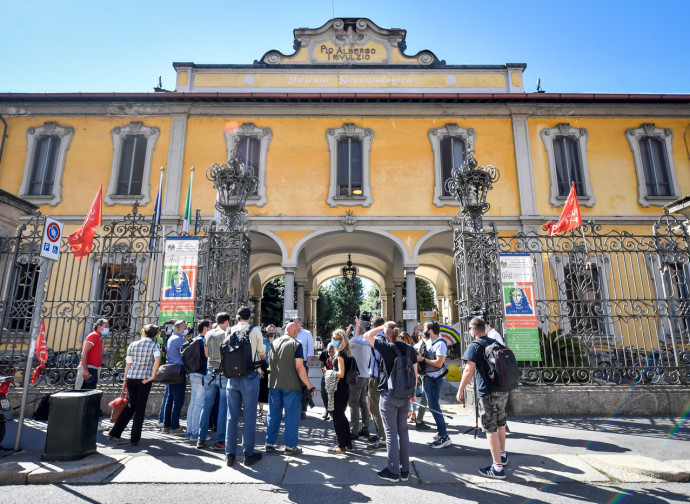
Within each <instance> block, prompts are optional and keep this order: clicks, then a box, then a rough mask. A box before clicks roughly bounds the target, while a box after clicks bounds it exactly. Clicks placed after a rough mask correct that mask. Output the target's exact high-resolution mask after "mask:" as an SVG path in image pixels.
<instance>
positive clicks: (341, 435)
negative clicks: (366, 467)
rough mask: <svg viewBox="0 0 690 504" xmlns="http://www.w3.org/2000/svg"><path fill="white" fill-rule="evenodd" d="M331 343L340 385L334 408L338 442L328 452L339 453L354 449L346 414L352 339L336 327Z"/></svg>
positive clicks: (334, 368)
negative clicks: (334, 352)
mask: <svg viewBox="0 0 690 504" xmlns="http://www.w3.org/2000/svg"><path fill="white" fill-rule="evenodd" d="M331 344H332V345H333V348H335V351H336V354H335V359H333V370H334V371H335V372H336V376H337V377H338V385H337V388H336V389H335V396H334V397H333V399H334V409H333V428H334V430H335V435H336V438H337V440H338V444H337V445H336V446H334V447H332V448H329V449H328V453H333V454H339V453H345V452H347V451H350V450H352V439H350V422H348V420H347V416H346V415H345V409H346V408H347V403H348V400H349V398H350V385H349V384H348V381H347V373H348V371H349V370H350V359H352V351H351V350H350V340H349V339H348V337H347V335H346V334H345V331H343V330H342V329H336V330H335V331H333V335H332V337H331Z"/></svg>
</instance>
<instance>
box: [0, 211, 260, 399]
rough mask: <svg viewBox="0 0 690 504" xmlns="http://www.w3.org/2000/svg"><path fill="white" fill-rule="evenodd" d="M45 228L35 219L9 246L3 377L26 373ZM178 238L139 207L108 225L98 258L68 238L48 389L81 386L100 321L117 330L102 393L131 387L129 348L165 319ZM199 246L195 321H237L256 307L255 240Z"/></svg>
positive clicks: (108, 340)
mask: <svg viewBox="0 0 690 504" xmlns="http://www.w3.org/2000/svg"><path fill="white" fill-rule="evenodd" d="M44 221H45V218H44V217H43V216H40V215H39V216H36V217H33V218H32V219H31V220H30V221H29V222H27V223H26V224H25V225H23V226H21V227H20V229H19V231H18V233H17V235H16V236H15V237H14V238H8V239H0V271H2V272H3V276H2V278H1V280H0V287H1V288H2V298H1V300H0V328H2V333H1V334H0V374H2V375H5V374H15V375H16V376H20V375H21V374H22V373H23V370H24V367H25V363H26V356H27V352H28V346H29V344H30V341H31V318H32V314H33V310H34V299H35V295H36V290H37V289H38V288H40V286H38V285H37V280H38V273H39V268H40V264H41V262H40V258H39V246H40V243H41V237H42V233H43V225H44ZM175 236H180V233H178V232H177V231H170V230H169V231H168V232H167V233H166V230H165V229H164V227H163V226H156V225H152V224H151V220H150V217H145V216H143V215H141V214H139V213H138V205H137V204H135V205H134V206H133V209H132V213H131V214H129V215H127V216H124V217H123V218H121V219H115V220H113V221H112V222H109V223H106V224H104V225H103V226H102V232H101V233H100V234H98V235H97V236H96V237H95V239H94V242H93V249H92V251H91V253H90V254H89V255H88V256H86V257H85V258H83V259H82V260H81V261H78V260H77V259H76V258H75V256H74V254H72V253H71V251H70V248H69V245H68V243H67V239H66V238H63V240H62V243H61V254H60V260H59V261H58V262H57V263H54V264H53V263H52V261H49V262H48V263H47V267H48V268H50V270H49V272H48V280H47V285H46V293H45V298H44V302H43V307H42V311H41V318H42V319H43V321H44V322H45V325H46V339H47V342H48V349H49V357H48V362H47V365H46V370H45V372H44V373H42V374H41V377H40V378H39V380H38V382H37V384H38V385H41V386H48V387H51V388H62V387H65V386H70V385H72V384H73V383H74V380H75V374H76V367H77V365H78V363H79V358H80V353H81V346H82V341H83V339H84V337H85V336H86V335H87V334H89V333H90V332H91V331H92V330H93V327H94V324H95V322H96V320H97V319H99V318H106V319H108V320H109V322H110V332H109V334H108V336H106V337H105V338H104V342H103V345H104V351H103V368H102V372H101V377H100V380H99V386H108V385H114V384H118V383H119V382H120V381H121V380H122V372H123V370H124V365H125V363H124V360H125V355H126V349H127V346H128V345H129V343H131V342H132V341H134V340H135V339H138V338H139V337H140V330H141V328H142V327H143V326H144V325H146V324H149V323H157V321H158V313H159V307H160V292H161V285H160V280H161V279H160V276H161V275H160V272H161V267H162V260H163V252H164V250H163V248H164V243H165V238H166V237H175ZM198 238H199V242H200V243H199V263H198V268H199V274H198V278H199V281H198V282H197V289H196V302H195V318H196V319H199V318H203V317H209V318H210V317H214V316H215V314H216V312H217V311H222V310H225V311H229V312H230V313H235V312H236V310H237V308H238V306H239V305H241V304H246V302H247V289H248V275H249V254H250V239H249V234H248V233H247V232H246V231H244V230H240V231H210V232H209V231H207V229H206V228H203V229H202V231H201V233H200V235H199V236H198ZM35 365H37V363H36V362H35V363H34V366H35Z"/></svg>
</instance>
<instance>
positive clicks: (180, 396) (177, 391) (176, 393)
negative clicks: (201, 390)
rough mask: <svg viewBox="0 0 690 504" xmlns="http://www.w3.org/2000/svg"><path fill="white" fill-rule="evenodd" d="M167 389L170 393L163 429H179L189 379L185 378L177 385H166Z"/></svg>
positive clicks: (166, 404) (166, 402)
mask: <svg viewBox="0 0 690 504" xmlns="http://www.w3.org/2000/svg"><path fill="white" fill-rule="evenodd" d="M165 389H166V390H167V392H168V398H167V400H166V401H165V419H164V420H163V427H170V428H171V429H173V430H174V429H178V428H179V427H180V413H182V406H184V395H185V391H186V390H187V377H186V376H185V378H184V380H182V383H178V384H177V385H166V386H165Z"/></svg>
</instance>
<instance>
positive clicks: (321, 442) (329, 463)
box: [0, 368, 690, 485]
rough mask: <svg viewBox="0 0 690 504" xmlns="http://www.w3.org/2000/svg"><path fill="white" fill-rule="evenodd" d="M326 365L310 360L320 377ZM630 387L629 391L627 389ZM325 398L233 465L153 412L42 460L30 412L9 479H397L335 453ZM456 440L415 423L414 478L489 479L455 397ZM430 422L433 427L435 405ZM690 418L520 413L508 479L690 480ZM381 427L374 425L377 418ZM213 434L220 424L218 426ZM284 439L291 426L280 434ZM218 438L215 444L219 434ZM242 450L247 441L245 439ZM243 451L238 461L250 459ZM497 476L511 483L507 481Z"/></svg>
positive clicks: (482, 448) (1, 480)
mask: <svg viewBox="0 0 690 504" xmlns="http://www.w3.org/2000/svg"><path fill="white" fill-rule="evenodd" d="M318 373H320V370H319V369H318V368H311V369H310V373H309V374H310V376H312V375H313V376H314V378H315V379H314V382H315V383H318V380H316V377H317V376H318ZM622 392H623V391H622ZM316 400H317V401H318V402H317V407H316V408H314V409H312V410H310V411H309V413H308V418H307V419H306V420H304V421H303V422H302V423H301V427H300V445H301V446H302V448H303V449H304V453H303V454H302V455H299V456H297V457H294V456H293V457H290V456H285V455H284V454H283V453H282V452H278V453H276V454H265V455H264V458H263V459H262V460H261V461H260V462H258V463H257V464H255V465H252V466H251V467H244V466H243V465H242V464H241V463H237V464H235V466H234V467H233V468H228V467H226V466H225V463H224V459H223V454H222V453H217V452H213V451H211V450H209V449H205V450H199V449H197V448H196V446H195V444H194V443H192V442H189V441H185V440H184V439H183V438H182V437H181V436H171V435H168V434H163V433H161V432H159V430H158V429H157V428H156V427H155V424H156V419H153V418H152V419H147V421H146V423H145V426H144V433H143V438H142V442H141V443H140V444H139V446H137V447H131V446H130V445H129V443H125V442H124V441H125V440H126V439H127V438H128V435H129V434H128V431H125V433H124V435H123V443H120V444H115V443H112V442H108V441H107V438H106V434H107V432H106V433H99V435H98V454H95V455H91V456H88V457H86V458H84V459H82V460H80V461H73V462H51V463H47V462H41V461H40V456H41V453H42V452H43V447H44V443H45V435H46V424H45V423H43V422H35V421H32V420H27V421H26V423H25V428H24V433H23V441H22V449H23V450H22V451H21V452H20V453H16V454H12V455H9V456H5V457H2V458H0V485H2V484H5V485H7V484H26V483H87V484H88V483H94V484H99V483H186V482H188V483H202V482H214V483H270V484H276V485H291V484H305V483H306V484H323V483H331V484H335V485H338V484H341V485H343V484H344V485H347V484H388V483H384V482H383V481H382V480H380V479H378V478H377V476H376V470H379V469H381V468H383V467H385V465H386V451H385V450H379V451H373V452H372V451H370V450H367V449H366V445H365V443H364V442H363V441H355V452H354V453H351V454H348V455H340V456H334V455H329V454H328V453H327V449H328V447H330V446H333V445H334V444H335V433H334V431H333V424H332V423H331V422H326V421H323V420H321V416H322V414H323V408H322V407H321V406H320V397H319V395H318V394H317V396H316ZM442 407H443V410H444V411H445V412H446V413H448V414H450V415H452V416H453V418H452V419H448V424H449V428H448V431H449V435H450V436H451V439H452V441H453V445H452V446H450V447H447V448H443V449H441V450H435V449H432V448H430V447H429V446H427V445H426V442H430V441H431V440H432V438H433V436H434V435H435V430H430V431H424V432H419V431H416V430H415V429H414V428H412V429H411V430H410V440H411V443H412V446H411V456H412V468H411V475H410V476H411V477H410V482H409V483H408V484H428V483H466V484H473V483H480V482H486V481H487V480H486V479H485V478H483V477H481V476H480V475H479V474H478V473H477V469H478V468H479V467H485V466H487V465H488V464H489V463H490V456H489V452H488V447H487V442H486V438H485V437H484V435H483V434H481V433H480V434H479V435H478V436H477V438H476V439H475V438H474V436H473V433H472V432H470V433H468V434H463V432H465V431H466V430H467V429H470V428H472V427H473V426H474V424H475V418H474V411H467V410H465V409H464V408H463V406H461V405H458V404H451V403H450V402H445V403H444V404H443V405H442ZM425 421H426V422H428V423H430V424H431V425H432V426H433V418H432V416H431V415H430V414H429V413H428V412H427V414H426V416H425ZM689 423H690V422H689V421H688V419H687V418H685V419H683V420H680V419H669V418H632V417H612V418H608V419H606V418H578V417H555V418H554V417H551V418H534V417H520V418H510V419H509V427H510V431H511V434H510V435H509V436H508V439H507V450H508V453H509V457H510V463H509V465H508V466H507V467H506V471H507V476H508V481H510V482H523V483H532V484H538V485H543V484H549V483H561V482H591V483H617V482H665V481H680V482H687V481H690V425H689ZM16 426H17V422H16V421H14V422H11V423H9V424H8V426H7V427H8V432H7V435H6V438H5V441H4V442H3V446H5V447H8V446H13V445H14V436H15V432H16ZM371 429H372V430H373V424H372V426H371ZM211 434H213V433H211ZM265 435H266V425H265V423H259V424H258V426H257V448H258V449H259V450H260V451H263V443H264V440H265ZM278 443H282V434H281V436H279V438H278ZM209 444H210V443H209ZM238 453H241V446H239V447H238ZM241 458H242V457H241V455H240V457H238V462H241ZM496 483H497V484H501V483H502V482H500V481H498V482H496Z"/></svg>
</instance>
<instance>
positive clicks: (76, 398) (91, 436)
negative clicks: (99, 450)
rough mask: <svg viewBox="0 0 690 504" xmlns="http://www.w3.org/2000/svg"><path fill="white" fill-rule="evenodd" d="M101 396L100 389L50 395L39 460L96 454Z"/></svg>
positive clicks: (75, 458) (69, 458)
mask: <svg viewBox="0 0 690 504" xmlns="http://www.w3.org/2000/svg"><path fill="white" fill-rule="evenodd" d="M102 395H103V392H101V391H100V390H75V391H69V392H58V393H56V394H53V395H51V396H50V414H49V415H48V432H47V434H46V445H45V448H44V450H43V454H42V455H41V460H79V459H82V458H84V457H86V456H87V455H91V454H92V453H96V437H97V435H98V418H99V417H100V414H101V396H102Z"/></svg>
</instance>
